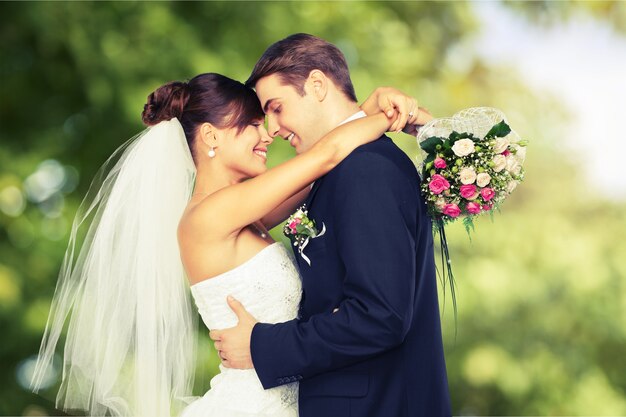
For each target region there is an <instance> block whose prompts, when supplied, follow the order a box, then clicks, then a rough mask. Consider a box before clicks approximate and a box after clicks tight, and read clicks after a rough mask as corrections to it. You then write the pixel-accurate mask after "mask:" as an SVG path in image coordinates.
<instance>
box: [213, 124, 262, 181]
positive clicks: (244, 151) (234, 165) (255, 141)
mask: <svg viewBox="0 0 626 417" xmlns="http://www.w3.org/2000/svg"><path fill="white" fill-rule="evenodd" d="M263 122H264V120H263V119H259V120H255V121H253V122H252V123H251V124H250V125H248V126H246V128H245V129H244V130H243V131H241V132H238V131H237V129H236V128H231V129H226V130H224V131H223V134H224V140H223V141H222V144H221V146H219V147H218V148H216V149H215V152H216V153H219V158H220V159H221V162H222V163H223V164H224V165H225V166H226V167H227V168H228V169H229V170H231V171H234V172H233V173H234V176H235V177H236V178H237V179H245V178H252V177H256V176H257V175H260V174H262V173H264V172H265V171H266V170H267V165H266V164H267V148H268V146H269V145H270V144H271V143H272V142H273V140H274V139H272V138H271V137H270V136H269V135H268V133H267V130H266V129H265V126H264V125H263Z"/></svg>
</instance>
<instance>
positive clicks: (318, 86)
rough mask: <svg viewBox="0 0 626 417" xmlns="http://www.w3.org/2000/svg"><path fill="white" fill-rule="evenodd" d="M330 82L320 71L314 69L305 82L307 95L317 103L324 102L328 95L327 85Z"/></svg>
mask: <svg viewBox="0 0 626 417" xmlns="http://www.w3.org/2000/svg"><path fill="white" fill-rule="evenodd" d="M329 82H330V80H329V79H328V77H326V74H324V73H323V72H322V71H320V70H317V69H314V70H312V71H311V72H310V73H309V78H308V79H307V81H306V86H307V87H308V90H309V91H307V93H308V94H311V95H313V97H315V98H316V99H317V100H318V101H324V99H325V98H326V95H327V94H328V83H329Z"/></svg>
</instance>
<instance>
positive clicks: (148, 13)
mask: <svg viewBox="0 0 626 417" xmlns="http://www.w3.org/2000/svg"><path fill="white" fill-rule="evenodd" d="M295 32H308V33H312V34H315V35H318V36H320V37H323V38H325V39H327V40H329V41H330V42H333V43H335V44H336V45H337V46H339V47H340V48H341V49H342V51H343V52H344V53H345V55H346V57H347V59H348V61H349V64H350V67H351V72H352V78H353V82H354V84H355V87H356V91H357V94H358V97H359V99H360V100H361V101H362V100H364V99H365V98H366V96H367V95H368V94H369V93H370V92H371V91H372V89H373V88H374V87H376V86H381V85H392V86H395V87H397V88H400V89H402V90H403V91H405V92H408V93H410V94H412V95H415V96H416V97H417V98H418V99H419V101H420V104H421V105H423V106H426V107H427V108H429V109H430V110H431V112H432V113H433V114H434V115H436V116H446V115H451V114H453V113H454V112H456V111H458V110H460V109H462V108H465V107H473V106H492V107H497V108H500V109H502V110H503V111H504V112H505V113H506V114H507V115H508V118H509V122H510V124H511V126H512V127H513V128H514V129H515V130H516V131H517V132H518V133H519V134H520V135H521V136H522V137H524V138H526V139H529V140H530V147H529V150H528V156H527V160H526V172H527V174H526V180H525V182H524V183H523V184H522V185H521V186H520V187H519V188H518V189H517V190H516V191H515V193H514V194H513V195H512V197H511V198H510V199H509V200H508V201H507V202H506V203H505V204H504V207H503V211H502V213H501V214H497V215H496V216H495V221H494V222H491V221H490V220H489V218H488V217H486V218H484V219H480V220H479V221H477V231H476V233H475V234H474V235H473V241H472V242H470V241H469V239H468V238H467V236H466V235H465V232H464V230H463V227H462V225H460V224H459V225H453V226H452V227H450V228H449V232H448V233H449V235H448V238H449V242H450V245H451V256H452V258H453V263H454V267H455V272H456V275H457V281H458V305H459V321H458V335H457V337H456V340H455V337H454V317H453V314H452V305H451V302H450V297H449V294H447V295H446V303H445V309H444V308H443V307H444V306H443V304H444V303H443V295H441V298H440V304H441V305H442V314H443V316H442V317H443V331H444V342H445V350H446V358H447V366H448V377H449V385H450V392H451V397H452V404H453V413H454V414H455V415H515V416H522V415H572V416H584V415H626V282H625V280H624V277H625V276H626V241H625V240H624V239H623V236H625V235H626V219H625V214H624V213H625V209H626V180H624V178H623V177H624V174H623V172H624V171H623V162H622V160H623V158H624V157H623V154H624V151H626V149H624V145H623V144H621V143H619V139H620V136H619V135H620V132H619V131H618V127H617V126H618V122H619V121H620V120H619V115H621V113H623V110H624V97H625V96H626V95H621V93H619V94H617V93H616V92H623V91H624V85H626V83H624V80H623V75H621V76H616V75H615V74H616V73H618V72H619V71H618V69H620V68H626V65H625V64H624V62H625V59H626V47H624V45H625V39H624V38H626V3H623V2H612V1H597V2H580V3H579V2H519V3H518V2H516V3H499V2H496V3H467V2H458V3H457V2H419V3H415V2H298V3H295V2H208V3H195V2H194V3H186V2H181V3H178V2H176V3H169V2H158V3H148V2H141V3H135V2H115V3H86V2H85V3H82V2H79V3H74V2H70V3H64V2H44V3H17V2H15V3H7V2H2V3H0V48H1V49H0V50H1V54H2V59H1V61H0V75H1V85H0V92H1V94H0V97H1V101H0V326H1V327H0V329H1V333H0V361H1V362H0V415H45V414H47V413H51V414H52V415H59V414H62V413H61V412H59V411H56V410H54V402H53V399H54V395H55V393H56V390H55V387H56V385H55V384H56V381H51V387H50V389H49V390H48V391H47V392H44V393H43V394H42V395H41V396H37V395H33V394H31V393H30V392H29V391H28V390H27V388H26V386H27V380H28V377H29V375H30V372H32V366H33V358H34V355H36V353H37V351H38V347H39V343H40V338H41V335H42V332H43V329H44V326H45V322H46V318H47V310H48V307H49V303H50V299H51V297H52V294H53V292H54V286H55V282H56V275H57V272H58V268H59V267H60V264H61V261H62V258H63V253H64V251H65V247H66V244H67V240H68V233H69V227H70V225H71V221H72V218H73V216H74V213H75V211H76V208H77V206H78V204H79V202H80V200H81V199H82V196H83V195H84V193H85V192H86V189H87V187H88V185H89V182H90V180H91V178H92V176H93V175H94V173H95V172H96V170H97V168H98V167H99V166H100V165H101V164H102V163H103V162H104V161H105V159H106V158H107V157H108V156H109V155H110V154H111V153H112V152H113V151H114V150H115V149H116V148H117V147H118V146H119V145H121V144H122V143H123V142H124V141H125V140H126V139H128V138H130V137H131V136H133V135H134V134H135V133H136V132H138V131H139V130H141V129H142V125H141V120H140V114H141V111H142V109H143V104H144V102H145V99H146V96H147V95H148V94H149V93H150V92H152V91H153V90H154V89H155V88H156V87H158V86H159V85H161V84H163V83H164V82H167V81H170V80H174V79H188V78H191V77H192V76H194V75H196V74H198V73H202V72H219V73H223V74H225V75H228V76H230V77H233V78H236V79H239V80H245V79H246V78H247V76H248V74H249V72H250V70H251V68H252V67H253V65H254V63H255V62H256V60H257V59H258V58H259V56H260V55H261V54H262V52H263V51H264V50H265V48H266V47H267V46H269V45H270V44H271V43H273V42H275V41H276V40H279V39H282V38H283V37H285V36H287V35H289V34H291V33H295ZM580 39H582V40H580ZM579 40H580V41H579ZM585 42H586V43H585ZM594 42H595V43H594ZM571 48H573V49H571ZM621 48H623V49H621ZM570 49H571V50H572V51H574V52H572V53H570V54H569V55H568V54H567V53H566V52H567V51H570ZM560 54H564V55H563V57H561V55H560ZM572 54H573V55H572ZM570 62H574V64H570ZM586 68H590V69H589V71H588V72H584V71H585V69H586ZM616 69H617V70H616ZM576 74H579V78H578V79H576V78H572V77H574V76H575V75H576ZM621 74H623V73H621ZM618 75H619V74H618ZM568 77H569V78H568ZM568 79H573V82H575V88H572V87H571V85H572V84H567V80H568ZM581 80H582V81H581ZM615 80H616V81H615ZM620 81H621V83H624V84H621V85H620ZM593 82H604V84H602V85H600V84H598V85H597V86H596V85H595V84H593ZM588 83H589V84H588ZM559 86H561V87H562V88H560V87H559ZM620 88H621V90H620ZM584 92H586V93H587V95H586V96H585V95H583V96H581V95H578V96H576V95H575V94H574V93H580V94H582V93H584ZM569 93H572V94H574V95H573V96H568V94H569ZM581 97H584V100H582V103H583V105H582V106H581V105H580V104H579V103H580V101H577V100H581ZM615 97H621V101H619V100H618V101H613V102H611V100H612V99H614V98H615ZM585 103H588V105H584V104H585ZM620 104H621V107H620ZM592 110H593V111H595V113H593V114H596V115H599V116H597V117H595V119H594V117H591V116H590V114H591V113H590V112H592ZM607 114H608V115H615V117H614V118H607V119H602V118H599V117H601V116H602V115H607ZM621 117H622V118H623V116H621ZM611 123H613V124H611ZM611 126H613V127H611ZM393 137H394V140H396V142H397V143H399V144H400V145H401V146H402V148H403V149H404V150H405V151H406V152H407V153H408V154H409V155H410V156H411V157H412V158H414V157H416V156H417V154H418V149H417V144H416V143H415V141H414V140H413V139H412V138H410V137H408V136H403V135H393ZM291 152H292V151H291V149H290V148H289V147H288V146H286V145H285V143H284V142H283V141H276V142H274V144H273V145H272V147H271V148H270V164H271V165H275V164H276V163H279V162H280V161H282V160H284V159H285V158H288V157H289V156H291ZM611 158H612V159H611ZM620 163H621V164H620ZM164 169H167V168H166V167H164ZM273 235H274V236H275V238H279V233H278V231H277V230H274V231H273ZM199 331H200V332H201V340H200V343H201V346H202V351H201V354H200V358H199V361H198V377H197V383H196V387H195V394H197V395H201V394H202V393H203V392H204V391H205V390H206V389H207V388H208V383H209V380H210V377H211V375H212V374H213V373H214V372H215V371H216V365H217V356H216V354H215V352H214V351H213V350H212V349H213V348H212V345H211V344H210V343H209V341H208V335H207V333H208V332H207V331H206V330H204V328H202V327H200V328H199Z"/></svg>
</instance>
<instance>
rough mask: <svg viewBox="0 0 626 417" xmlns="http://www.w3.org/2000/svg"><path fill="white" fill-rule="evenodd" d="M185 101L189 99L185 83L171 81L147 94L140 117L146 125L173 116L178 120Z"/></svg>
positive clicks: (151, 124) (169, 118)
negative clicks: (146, 100)
mask: <svg viewBox="0 0 626 417" xmlns="http://www.w3.org/2000/svg"><path fill="white" fill-rule="evenodd" d="M187 101H189V88H188V85H187V83H185V82H181V81H172V82H170V83H167V84H165V85H163V86H161V87H159V88H157V89H156V90H155V91H154V92H153V93H152V94H150V95H149V96H148V102H147V103H146V104H145V105H144V106H143V113H142V114H141V119H142V120H143V123H144V124H145V125H146V126H154V125H156V124H157V123H159V122H162V121H164V120H171V119H173V118H174V117H176V118H177V119H178V120H180V118H181V116H182V115H183V111H184V109H185V105H186V104H187Z"/></svg>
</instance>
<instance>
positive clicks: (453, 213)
mask: <svg viewBox="0 0 626 417" xmlns="http://www.w3.org/2000/svg"><path fill="white" fill-rule="evenodd" d="M443 214H445V215H448V216H450V217H458V216H459V214H461V209H460V208H459V206H457V205H456V204H446V205H445V206H444V207H443Z"/></svg>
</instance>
